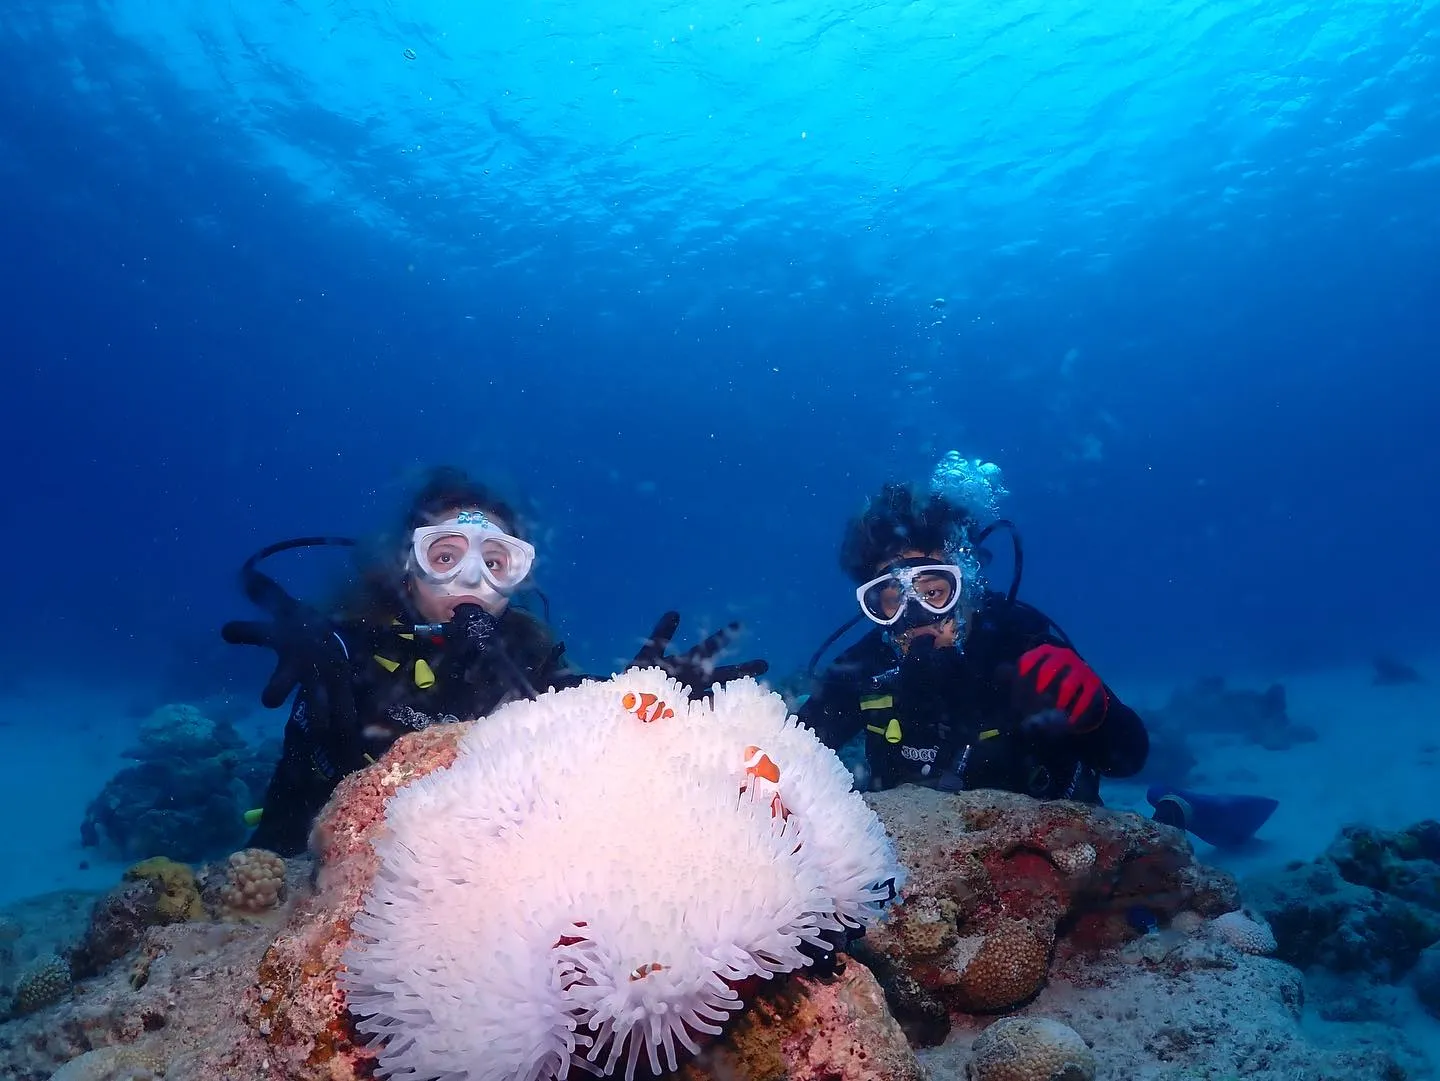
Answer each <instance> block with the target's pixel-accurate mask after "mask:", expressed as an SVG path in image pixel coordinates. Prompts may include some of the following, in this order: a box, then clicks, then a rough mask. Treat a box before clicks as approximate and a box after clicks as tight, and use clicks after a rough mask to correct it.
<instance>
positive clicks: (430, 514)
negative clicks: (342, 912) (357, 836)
mask: <svg viewBox="0 0 1440 1081" xmlns="http://www.w3.org/2000/svg"><path fill="white" fill-rule="evenodd" d="M323 543H341V544H349V543H351V542H348V541H344V540H330V539H327V538H307V539H303V540H300V541H291V542H282V543H281V544H278V545H272V546H271V547H269V548H267V549H265V550H264V551H262V552H261V553H258V554H257V556H255V557H253V558H252V559H251V560H250V561H249V562H247V563H246V566H245V570H244V572H243V575H242V580H243V584H244V586H245V591H246V594H247V595H248V596H249V597H250V598H251V600H253V601H255V602H256V603H257V604H258V605H260V606H261V607H263V608H265V609H266V610H267V611H268V612H269V613H270V615H271V616H272V617H273V618H272V621H270V622H263V623H262V622H235V623H228V624H226V625H225V627H224V628H223V629H222V634H223V636H224V638H225V640H226V641H228V642H232V643H236V644H241V645H258V646H265V647H268V648H270V649H273V650H275V652H276V654H277V656H278V661H277V664H276V668H275V673H274V675H273V676H272V677H271V679H270V681H269V683H268V684H267V685H266V687H265V690H264V692H263V693H262V695H261V701H262V703H263V704H264V705H265V706H267V707H269V708H276V707H278V706H280V705H282V704H284V702H285V700H286V699H287V698H288V697H289V695H290V692H291V691H292V690H294V689H295V688H297V687H298V688H299V692H298V693H297V694H296V695H295V698H294V702H293V703H292V705H291V709H290V718H289V721H288V722H287V724H286V726H285V742H284V749H283V751H282V754H281V759H280V762H279V764H278V765H277V766H276V768H275V773H274V775H273V776H272V778H271V781H270V785H269V789H268V790H267V792H266V795H265V803H264V807H263V808H262V809H261V811H260V812H259V814H260V819H259V823H258V826H257V827H256V829H255V832H254V835H253V836H252V837H251V839H250V844H251V845H252V846H253V847H256V848H267V849H270V850H272V851H275V852H278V853H280V854H282V855H293V854H295V853H297V852H300V851H302V850H303V849H304V848H305V846H306V843H307V841H308V836H309V831H310V826H311V824H312V822H313V820H314V818H315V815H316V813H317V812H318V811H319V810H320V808H321V807H322V806H323V805H324V803H325V801H326V800H327V799H328V798H329V796H330V793H331V792H332V791H334V789H335V786H336V785H337V784H338V783H339V782H340V779H341V778H342V777H344V776H345V775H346V774H348V773H351V772H353V771H355V770H357V769H361V768H363V767H365V766H366V765H368V764H370V763H371V762H374V761H376V760H377V759H378V758H379V757H380V756H381V755H382V754H384V753H385V751H386V750H387V749H388V748H389V746H390V745H391V744H392V743H393V742H394V741H395V740H396V739H397V738H398V737H399V736H401V735H402V734H404V733H405V732H407V731H412V730H414V729H415V728H417V727H420V726H423V725H425V724H428V723H431V722H432V721H435V720H439V719H446V718H448V719H456V718H459V719H462V720H463V719H470V718H474V717H483V716H485V715H486V714H488V713H490V712H492V711H493V710H494V709H496V708H497V707H498V706H500V705H501V704H503V703H505V702H508V701H512V700H514V699H517V698H521V697H534V696H535V693H536V692H537V691H543V690H545V689H547V688H552V687H553V688H557V689H558V688H562V687H567V686H574V685H575V684H577V683H579V682H580V681H581V680H582V679H584V678H587V677H585V676H583V675H581V674H580V673H578V672H575V671H574V670H572V669H571V668H570V667H569V665H568V664H567V663H566V661H565V656H564V654H565V648H564V645H563V644H562V643H558V642H556V641H555V640H554V636H553V634H552V633H551V631H550V629H549V628H548V627H547V626H546V625H545V623H544V622H543V621H541V620H540V619H539V618H538V617H536V616H535V615H534V614H532V613H531V612H528V611H526V610H523V609H521V608H518V607H515V606H512V605H511V603H510V601H511V598H512V597H513V595H514V594H515V592H516V591H517V590H518V589H520V587H521V586H522V585H523V584H524V583H525V581H526V579H527V578H528V577H529V574H530V569H531V565H532V564H533V562H534V558H535V549H534V548H533V547H532V546H531V544H530V543H529V542H528V541H526V540H525V539H524V537H523V535H522V532H521V527H520V524H519V520H518V518H517V516H516V514H515V512H514V511H513V510H512V509H511V508H510V507H509V506H507V505H506V504H504V503H503V502H501V501H500V500H499V499H497V498H496V497H495V496H494V495H493V494H492V493H491V492H489V491H488V490H487V489H485V488H484V487H483V486H481V485H479V484H477V483H475V482H474V481H472V480H470V479H469V478H468V477H466V476H465V475H464V474H463V473H461V472H459V471H457V470H453V469H438V470H436V471H435V472H434V473H433V474H432V475H431V478H430V480H429V482H428V483H427V484H426V485H425V486H424V487H423V488H422V490H421V491H420V492H419V493H418V494H417V495H416V497H415V498H414V500H413V501H412V502H411V504H410V506H409V508H408V509H407V511H406V514H405V519H404V522H403V523H402V529H401V536H400V538H398V539H397V540H396V541H395V542H394V543H392V544H390V545H389V546H388V552H389V553H390V554H389V556H388V558H387V559H382V560H381V561H380V563H379V564H378V565H377V566H374V567H371V568H370V569H369V570H368V571H367V573H366V574H365V575H364V576H362V580H361V583H360V585H359V586H358V588H357V590H356V594H355V597H354V598H353V599H352V600H351V601H350V602H349V603H347V604H344V605H342V606H341V609H342V610H341V611H340V612H339V613H338V614H322V613H320V612H318V611H317V610H315V609H313V608H310V607H308V606H306V605H303V604H300V603H299V602H297V601H295V600H294V599H293V598H290V597H289V596H288V595H287V594H285V592H284V591H283V590H282V589H281V588H280V587H279V586H278V585H277V584H276V583H275V582H274V581H273V580H272V579H270V578H268V577H267V576H265V575H264V574H262V573H261V572H259V571H258V570H257V569H256V566H255V564H256V562H257V561H258V560H259V559H261V558H264V557H265V556H267V555H270V554H273V553H275V552H277V551H283V550H285V549H286V548H291V547H298V546H304V545H309V544H323ZM678 624H679V616H678V615H676V614H675V613H673V612H669V613H666V615H665V616H664V617H663V618H662V619H661V620H660V622H659V624H657V626H656V628H655V630H654V632H653V633H652V634H651V636H650V638H649V639H648V640H647V641H646V643H645V645H644V647H643V648H642V649H641V651H640V653H639V654H638V655H637V656H636V658H635V660H634V661H633V662H631V667H650V666H659V667H661V668H663V669H665V670H666V672H667V673H668V674H670V675H671V676H673V677H674V678H675V679H677V680H679V681H680V682H682V683H684V684H686V685H687V686H689V687H691V688H692V691H693V693H697V694H699V693H703V692H704V691H706V690H708V689H709V688H710V687H712V686H713V685H714V684H715V683H725V682H728V681H729V680H732V679H737V678H739V677H741V676H747V675H748V676H759V675H762V674H763V673H764V672H765V671H766V670H767V669H768V665H767V664H766V662H764V661H761V660H756V661H748V662H745V663H742V664H738V665H726V666H720V667H717V666H716V664H715V656H716V654H718V653H719V651H720V650H721V649H722V648H723V647H724V646H725V645H726V644H727V643H728V641H729V639H730V637H731V635H732V634H733V632H734V631H735V629H736V625H735V624H732V625H731V626H730V627H728V628H725V629H723V630H721V631H719V632H717V633H716V634H714V635H712V636H711V637H710V638H708V639H707V640H706V641H705V642H703V643H702V644H700V645H698V646H696V647H695V648H693V649H691V650H690V651H689V652H687V653H685V654H683V655H680V656H673V655H669V654H667V653H666V652H665V651H666V648H667V647H668V645H669V642H670V638H671V636H672V635H673V634H674V632H675V629H676V627H677V626H678ZM252 814H253V812H252Z"/></svg>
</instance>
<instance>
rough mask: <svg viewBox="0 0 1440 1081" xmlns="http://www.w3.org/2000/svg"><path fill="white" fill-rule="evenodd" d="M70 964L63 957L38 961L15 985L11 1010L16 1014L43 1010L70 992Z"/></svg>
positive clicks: (21, 1014) (20, 1014)
mask: <svg viewBox="0 0 1440 1081" xmlns="http://www.w3.org/2000/svg"><path fill="white" fill-rule="evenodd" d="M71 986H72V984H71V977H70V964H69V962H68V961H66V960H64V959H63V958H61V957H47V958H45V959H43V960H41V961H38V962H36V963H35V964H34V965H33V966H32V967H31V968H30V969H29V970H28V971H27V972H26V973H25V974H24V975H23V976H21V977H20V982H19V983H18V984H16V986H15V1001H14V1002H13V1003H12V1004H11V1006H10V1012H11V1013H13V1014H15V1015H16V1016H23V1015H25V1014H27V1013H34V1012H35V1011H36V1010H43V1009H44V1008H45V1007H46V1006H50V1005H53V1004H54V1003H56V1002H59V1001H60V1000H61V999H63V998H65V997H66V996H68V995H69V994H70V990H71Z"/></svg>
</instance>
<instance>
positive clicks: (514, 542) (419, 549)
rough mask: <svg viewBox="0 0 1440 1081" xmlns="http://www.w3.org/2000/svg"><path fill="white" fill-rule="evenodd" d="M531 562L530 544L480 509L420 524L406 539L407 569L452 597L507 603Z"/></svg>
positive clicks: (523, 579) (527, 572)
mask: <svg viewBox="0 0 1440 1081" xmlns="http://www.w3.org/2000/svg"><path fill="white" fill-rule="evenodd" d="M534 563H535V548H534V547H533V546H532V545H530V544H529V543H527V542H525V541H523V540H521V539H520V538H519V537H512V536H510V535H509V534H508V533H506V532H505V531H504V530H503V529H501V528H500V527H499V526H497V525H496V524H495V523H494V522H492V521H491V520H490V519H489V518H487V517H486V516H485V515H484V514H482V513H481V512H480V511H461V512H460V513H459V514H458V515H456V516H455V517H454V518H449V519H447V520H445V521H443V522H441V523H439V524H438V525H430V526H421V527H420V528H419V529H417V530H415V533H414V535H413V537H412V539H411V549H410V569H411V571H412V572H413V573H414V574H416V575H418V576H419V577H420V578H422V579H423V580H424V581H425V582H426V583H427V584H429V585H431V586H433V587H434V588H436V589H438V590H439V591H440V592H442V593H446V594H448V595H449V596H452V597H464V596H474V597H478V598H480V599H481V600H488V601H492V602H499V601H503V600H505V599H508V598H509V596H510V595H511V594H512V593H514V592H515V590H516V589H518V588H519V587H520V583H522V582H523V581H525V579H526V578H527V577H528V576H529V574H530V568H531V567H532V566H533V565H534Z"/></svg>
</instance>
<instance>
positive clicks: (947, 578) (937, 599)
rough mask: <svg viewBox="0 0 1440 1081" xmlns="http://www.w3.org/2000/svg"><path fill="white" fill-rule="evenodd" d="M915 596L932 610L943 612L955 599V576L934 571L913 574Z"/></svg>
mask: <svg viewBox="0 0 1440 1081" xmlns="http://www.w3.org/2000/svg"><path fill="white" fill-rule="evenodd" d="M913 586H914V590H915V596H916V598H917V599H918V600H919V601H920V603H921V604H923V605H924V606H925V607H926V608H929V609H930V610H931V611H933V612H944V611H947V610H948V609H949V608H950V605H951V604H952V603H953V602H954V600H955V586H956V581H955V576H954V575H953V574H948V573H941V572H935V571H922V572H921V573H919V574H917V575H915V581H914V583H913Z"/></svg>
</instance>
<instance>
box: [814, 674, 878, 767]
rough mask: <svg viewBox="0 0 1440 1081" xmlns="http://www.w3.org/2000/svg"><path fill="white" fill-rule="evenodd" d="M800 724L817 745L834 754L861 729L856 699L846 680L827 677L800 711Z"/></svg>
mask: <svg viewBox="0 0 1440 1081" xmlns="http://www.w3.org/2000/svg"><path fill="white" fill-rule="evenodd" d="M799 718H800V723H801V724H804V725H808V726H809V727H810V728H812V729H814V731H815V734H816V735H817V736H819V737H820V741H821V742H822V743H824V744H825V746H827V747H829V748H830V749H831V750H834V751H838V750H839V749H840V748H841V747H843V746H845V744H847V743H849V742H850V741H851V740H852V739H854V738H855V735H856V734H857V733H858V732H859V731H860V729H861V728H863V727H864V725H865V719H864V715H863V714H862V713H861V712H860V696H859V695H858V694H857V693H856V691H855V687H854V685H853V684H852V683H851V682H850V681H848V680H842V679H836V678H835V677H833V676H827V677H826V678H825V680H824V681H823V682H822V683H821V684H820V689H819V690H818V691H816V692H815V693H814V694H812V695H811V696H810V698H809V699H808V700H807V701H806V702H805V704H804V705H803V706H801V707H800V713H799Z"/></svg>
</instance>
